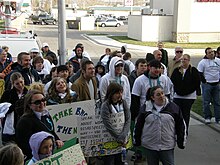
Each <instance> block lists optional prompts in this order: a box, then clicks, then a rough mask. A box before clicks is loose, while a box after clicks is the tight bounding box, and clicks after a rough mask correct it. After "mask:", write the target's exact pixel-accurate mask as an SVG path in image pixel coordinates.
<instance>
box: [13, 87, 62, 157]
mask: <svg viewBox="0 0 220 165" xmlns="http://www.w3.org/2000/svg"><path fill="white" fill-rule="evenodd" d="M40 131H45V132H48V133H50V134H52V135H53V136H54V138H55V142H56V146H57V147H58V148H60V147H61V146H63V142H62V141H61V140H59V137H58V136H57V135H56V133H55V128H54V124H53V120H52V118H51V116H50V114H49V111H48V110H47V109H46V99H45V97H44V94H43V93H42V92H41V91H38V90H32V91H29V92H28V93H27V94H26V95H25V99H24V115H23V116H22V117H21V118H20V120H19V121H18V124H17V126H16V130H15V134H16V142H17V144H18V146H19V147H20V148H21V149H22V151H23V153H24V154H25V155H27V158H28V159H31V157H32V154H31V148H30V145H29V139H30V137H31V135H33V134H34V133H37V132H40Z"/></svg>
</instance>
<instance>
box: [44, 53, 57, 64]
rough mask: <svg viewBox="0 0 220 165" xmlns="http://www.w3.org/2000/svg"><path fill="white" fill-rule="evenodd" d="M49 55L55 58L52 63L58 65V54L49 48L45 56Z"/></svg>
mask: <svg viewBox="0 0 220 165" xmlns="http://www.w3.org/2000/svg"><path fill="white" fill-rule="evenodd" d="M47 56H50V57H52V58H53V61H52V63H53V64H54V65H57V64H58V60H57V56H56V54H55V53H54V52H52V51H51V50H48V52H47V54H46V55H45V57H47Z"/></svg>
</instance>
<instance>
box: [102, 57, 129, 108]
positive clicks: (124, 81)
mask: <svg viewBox="0 0 220 165" xmlns="http://www.w3.org/2000/svg"><path fill="white" fill-rule="evenodd" d="M118 62H122V63H123V64H124V61H123V59H121V58H120V57H113V58H112V59H111V61H110V64H109V72H108V73H106V74H105V75H104V76H103V77H102V78H101V81H100V84H99V90H100V94H101V99H102V101H103V102H104V99H105V95H106V91H107V87H108V85H109V84H110V83H111V82H117V83H119V84H120V85H121V86H122V87H123V95H122V98H123V99H124V100H125V101H126V103H127V105H128V108H130V105H131V92H130V84H129V81H128V78H127V76H125V75H123V74H122V75H121V76H118V77H116V76H115V64H117V63H118Z"/></svg>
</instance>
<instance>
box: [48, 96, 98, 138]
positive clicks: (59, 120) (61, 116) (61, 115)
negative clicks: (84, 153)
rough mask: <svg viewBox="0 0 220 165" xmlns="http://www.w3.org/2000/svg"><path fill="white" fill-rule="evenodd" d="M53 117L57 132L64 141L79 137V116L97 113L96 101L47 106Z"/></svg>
mask: <svg viewBox="0 0 220 165" xmlns="http://www.w3.org/2000/svg"><path fill="white" fill-rule="evenodd" d="M47 109H48V110H49V112H50V115H51V117H52V119H53V123H54V127H55V132H56V133H57V135H58V136H59V138H60V139H61V140H63V141H66V140H69V139H72V138H74V137H77V116H88V115H94V114H95V101H94V100H87V101H80V102H74V103H71V104H69V103H67V104H59V105H51V106H47Z"/></svg>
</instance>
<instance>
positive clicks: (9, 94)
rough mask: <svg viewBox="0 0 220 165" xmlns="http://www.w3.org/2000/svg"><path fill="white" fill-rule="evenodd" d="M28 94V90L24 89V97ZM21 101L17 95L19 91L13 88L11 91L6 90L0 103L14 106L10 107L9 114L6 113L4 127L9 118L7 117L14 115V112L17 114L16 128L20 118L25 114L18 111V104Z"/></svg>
mask: <svg viewBox="0 0 220 165" xmlns="http://www.w3.org/2000/svg"><path fill="white" fill-rule="evenodd" d="M27 92H28V90H27V88H24V91H23V96H24V95H25V94H26V93H27ZM18 100H19V97H18V94H17V91H16V89H15V88H12V89H10V90H6V91H5V92H4V93H3V95H2V97H1V100H0V103H4V102H8V103H11V104H12V105H11V106H10V107H9V110H8V112H7V113H6V115H5V117H4V118H3V123H2V126H3V127H4V124H5V120H6V118H7V115H8V114H10V113H12V112H15V113H14V128H15V126H16V124H17V121H18V118H19V117H20V115H21V114H23V112H17V111H16V106H15V105H16V102H17V101H18Z"/></svg>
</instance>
